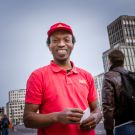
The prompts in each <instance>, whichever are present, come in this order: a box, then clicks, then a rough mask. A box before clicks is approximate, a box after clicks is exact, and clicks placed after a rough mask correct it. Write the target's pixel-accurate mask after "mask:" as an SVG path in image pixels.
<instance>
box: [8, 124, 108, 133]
mask: <svg viewBox="0 0 135 135" xmlns="http://www.w3.org/2000/svg"><path fill="white" fill-rule="evenodd" d="M95 131H96V135H106V134H105V130H104V127H103V122H102V121H101V122H100V123H99V124H98V125H97V127H96V130H95ZM9 135H37V130H36V129H32V128H25V126H24V125H16V126H15V128H14V131H13V130H11V129H9Z"/></svg>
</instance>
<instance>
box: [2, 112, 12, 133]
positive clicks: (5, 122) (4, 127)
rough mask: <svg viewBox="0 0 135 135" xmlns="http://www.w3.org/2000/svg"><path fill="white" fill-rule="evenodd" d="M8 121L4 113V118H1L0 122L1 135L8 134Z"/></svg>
mask: <svg viewBox="0 0 135 135" xmlns="http://www.w3.org/2000/svg"><path fill="white" fill-rule="evenodd" d="M9 124H10V122H9V119H8V118H7V115H6V114H5V115H4V118H3V119H2V122H1V127H2V135H8V126H9Z"/></svg>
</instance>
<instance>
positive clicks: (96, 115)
mask: <svg viewBox="0 0 135 135" xmlns="http://www.w3.org/2000/svg"><path fill="white" fill-rule="evenodd" d="M89 106H90V109H91V114H90V117H88V118H87V119H86V120H84V121H83V122H82V123H81V125H80V128H81V129H83V130H90V129H94V128H95V127H96V125H97V124H98V123H99V121H100V120H101V118H102V114H101V111H100V110H99V109H98V107H97V101H94V102H91V103H90V104H89Z"/></svg>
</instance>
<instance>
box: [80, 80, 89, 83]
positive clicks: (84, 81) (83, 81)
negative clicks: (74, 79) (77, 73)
mask: <svg viewBox="0 0 135 135" xmlns="http://www.w3.org/2000/svg"><path fill="white" fill-rule="evenodd" d="M79 83H81V84H87V83H86V80H79Z"/></svg>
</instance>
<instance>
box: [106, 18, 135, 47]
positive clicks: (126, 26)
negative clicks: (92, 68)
mask: <svg viewBox="0 0 135 135" xmlns="http://www.w3.org/2000/svg"><path fill="white" fill-rule="evenodd" d="M107 30H108V37H109V42H110V47H111V48H113V47H114V46H115V45H116V44H119V43H123V44H125V45H127V46H132V45H135V16H127V15H123V16H120V17H119V18H117V19H116V20H115V21H113V22H112V23H111V24H109V25H108V26H107Z"/></svg>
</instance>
